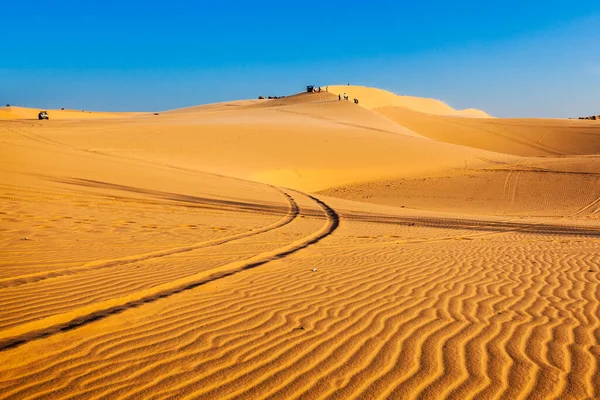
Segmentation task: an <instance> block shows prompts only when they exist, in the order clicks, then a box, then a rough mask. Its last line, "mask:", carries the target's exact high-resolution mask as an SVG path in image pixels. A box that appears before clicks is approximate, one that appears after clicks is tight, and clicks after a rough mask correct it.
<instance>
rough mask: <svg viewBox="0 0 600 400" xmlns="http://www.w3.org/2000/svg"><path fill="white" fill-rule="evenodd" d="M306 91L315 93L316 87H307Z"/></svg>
mask: <svg viewBox="0 0 600 400" xmlns="http://www.w3.org/2000/svg"><path fill="white" fill-rule="evenodd" d="M306 91H307V92H308V93H312V92H314V91H315V87H314V85H308V86H307V87H306Z"/></svg>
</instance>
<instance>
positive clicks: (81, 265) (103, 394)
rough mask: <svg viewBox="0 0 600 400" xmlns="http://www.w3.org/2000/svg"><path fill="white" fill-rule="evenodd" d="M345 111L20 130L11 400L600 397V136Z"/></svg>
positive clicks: (10, 128) (89, 121)
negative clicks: (69, 399) (106, 399)
mask: <svg viewBox="0 0 600 400" xmlns="http://www.w3.org/2000/svg"><path fill="white" fill-rule="evenodd" d="M323 88H325V87H324V86H323ZM327 90H328V91H327V92H325V91H322V92H320V93H301V94H297V95H293V96H289V97H285V98H279V99H273V100H244V101H231V102H227V103H219V104H212V105H206V106H198V107H191V108H185V109H178V110H171V111H165V112H160V113H159V114H158V115H154V113H152V112H150V113H95V112H87V111H81V110H76V111H69V110H55V111H53V110H49V111H48V113H49V116H50V120H47V121H38V120H37V119H36V116H37V112H38V111H39V110H37V109H26V108H19V107H6V108H3V109H0V193H1V194H0V196H1V198H2V205H3V206H2V208H1V210H0V221H1V224H0V246H1V247H0V249H1V250H0V251H1V257H0V265H1V268H0V398H3V399H22V398H32V399H33V398H35V399H52V398H61V399H62V398H82V399H89V398H136V399H137V398H140V399H141V398H152V399H167V398H169V399H180V398H190V399H192V398H193V399H233V398H235V399H259V398H260V399H263V398H264V399H266V398H268V399H295V398H299V399H300V398H301V399H322V398H330V399H380V398H382V399H383V398H390V399H441V398H444V399H446V398H447V399H599V398H600V378H599V376H600V121H582V120H559V119H556V120H552V119H500V118H493V116H490V115H488V114H487V113H485V112H484V111H480V110H476V109H468V110H455V109H454V108H452V107H450V106H448V105H447V104H444V103H442V102H440V101H437V100H433V99H422V98H416V97H409V96H397V95H394V94H392V93H390V92H386V91H383V90H379V89H373V88H365V87H358V86H328V87H327ZM343 93H347V94H348V95H349V97H350V101H344V100H342V101H339V100H338V94H343ZM353 98H357V99H359V101H360V102H359V104H358V105H357V104H354V103H353V101H352V100H353Z"/></svg>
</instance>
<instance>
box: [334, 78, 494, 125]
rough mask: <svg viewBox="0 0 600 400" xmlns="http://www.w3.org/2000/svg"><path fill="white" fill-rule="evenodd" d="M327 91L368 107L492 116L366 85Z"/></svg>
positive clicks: (437, 113)
mask: <svg viewBox="0 0 600 400" xmlns="http://www.w3.org/2000/svg"><path fill="white" fill-rule="evenodd" d="M329 92H330V93H334V94H336V95H337V94H339V93H346V94H348V96H350V99H351V100H352V99H353V98H357V99H358V100H359V101H360V104H361V105H362V106H363V107H367V108H370V109H375V108H380V107H403V108H408V109H410V110H414V111H419V112H422V113H427V114H434V115H458V116H464V117H473V118H492V117H491V116H490V115H489V114H487V113H486V112H484V111H481V110H476V109H473V108H469V109H466V110H455V109H454V108H452V107H450V106H449V105H448V104H446V103H444V102H442V101H440V100H435V99H428V98H425V97H413V96H404V95H397V94H394V93H392V92H388V91H387V90H383V89H377V88H371V87H366V86H353V85H349V86H344V85H332V86H329Z"/></svg>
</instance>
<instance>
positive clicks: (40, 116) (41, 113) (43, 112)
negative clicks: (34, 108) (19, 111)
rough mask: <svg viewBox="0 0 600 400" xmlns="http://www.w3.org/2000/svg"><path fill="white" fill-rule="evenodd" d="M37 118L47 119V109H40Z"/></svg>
mask: <svg viewBox="0 0 600 400" xmlns="http://www.w3.org/2000/svg"><path fill="white" fill-rule="evenodd" d="M38 119H49V118H48V111H40V113H39V114H38Z"/></svg>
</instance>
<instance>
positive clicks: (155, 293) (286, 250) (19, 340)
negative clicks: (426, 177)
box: [0, 190, 339, 351]
mask: <svg viewBox="0 0 600 400" xmlns="http://www.w3.org/2000/svg"><path fill="white" fill-rule="evenodd" d="M284 192H286V195H287V196H289V199H290V206H291V208H292V211H293V210H295V211H293V212H292V213H291V215H290V216H289V217H287V218H291V219H292V220H293V219H294V218H295V215H297V214H298V211H297V209H296V207H297V205H296V206H294V205H295V204H296V202H295V201H294V200H293V198H292V196H291V195H289V194H288V193H289V192H294V193H296V194H297V195H300V196H306V197H307V198H309V199H310V200H311V201H312V202H314V204H316V205H317V206H318V207H319V208H320V209H321V212H322V216H323V217H324V218H325V224H324V225H322V227H321V228H320V229H318V230H317V231H315V232H313V233H311V234H309V235H307V236H305V237H303V238H301V239H298V240H295V241H292V242H291V243H288V244H286V245H284V246H281V247H278V248H276V249H274V250H269V251H265V252H262V253H259V254H257V255H255V256H253V257H250V258H247V259H245V260H240V261H234V262H230V263H227V264H225V265H221V266H218V267H215V268H211V269H208V270H206V271H203V272H200V273H197V274H193V275H189V276H184V277H182V278H179V279H176V280H174V281H170V282H167V283H162V284H159V285H157V286H154V287H152V288H150V289H146V290H140V291H136V292H133V293H129V294H126V295H123V296H121V297H116V298H110V299H109V300H105V301H101V302H97V303H93V304H90V305H85V306H82V307H80V308H76V309H74V310H72V311H68V312H65V313H60V314H51V315H49V316H47V317H43V318H40V319H38V320H35V321H31V322H28V323H25V324H21V325H17V326H14V327H11V328H8V329H6V330H4V331H0V351H4V350H8V349H11V348H14V347H17V346H20V345H23V344H25V343H28V342H31V341H33V340H36V339H41V338H46V337H49V336H52V335H54V334H57V333H60V332H65V331H70V330H72V329H76V328H78V327H80V326H84V325H87V324H89V323H92V322H94V321H98V320H101V319H103V318H106V317H108V316H110V315H113V314H117V313H120V312H123V311H125V310H127V309H130V308H135V307H139V306H141V305H143V304H147V303H151V302H154V301H157V300H159V299H163V298H166V297H169V296H171V295H173V294H176V293H181V292H184V291H187V290H190V289H193V288H196V287H198V286H200V285H203V284H206V283H208V282H212V281H215V280H217V279H222V278H225V277H228V276H231V275H234V274H236V273H239V272H241V271H244V270H248V269H251V268H256V267H258V266H260V265H263V264H265V263H267V262H269V261H273V260H277V259H281V258H284V257H286V256H288V255H290V254H293V253H295V252H297V251H299V250H301V249H304V248H306V247H308V246H310V245H312V244H314V243H317V242H319V241H320V240H321V239H323V238H325V237H327V236H328V235H330V234H331V233H332V232H333V231H334V230H335V229H336V228H337V227H338V225H339V217H338V215H337V213H336V212H335V211H334V210H333V209H332V208H330V207H329V206H328V205H327V204H325V203H324V202H322V201H321V200H319V199H318V198H316V197H314V196H311V195H308V194H304V193H302V192H298V191H291V190H285V191H284ZM284 221H285V220H284ZM281 222H282V221H279V222H278V224H281ZM287 223H289V222H287ZM287 223H285V224H287ZM285 224H284V225H285ZM273 229H276V228H274V227H271V228H270V229H269V230H273ZM264 232H265V231H263V232H261V233H264ZM231 240H235V239H231ZM187 251H191V250H187ZM157 257H158V256H157Z"/></svg>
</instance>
